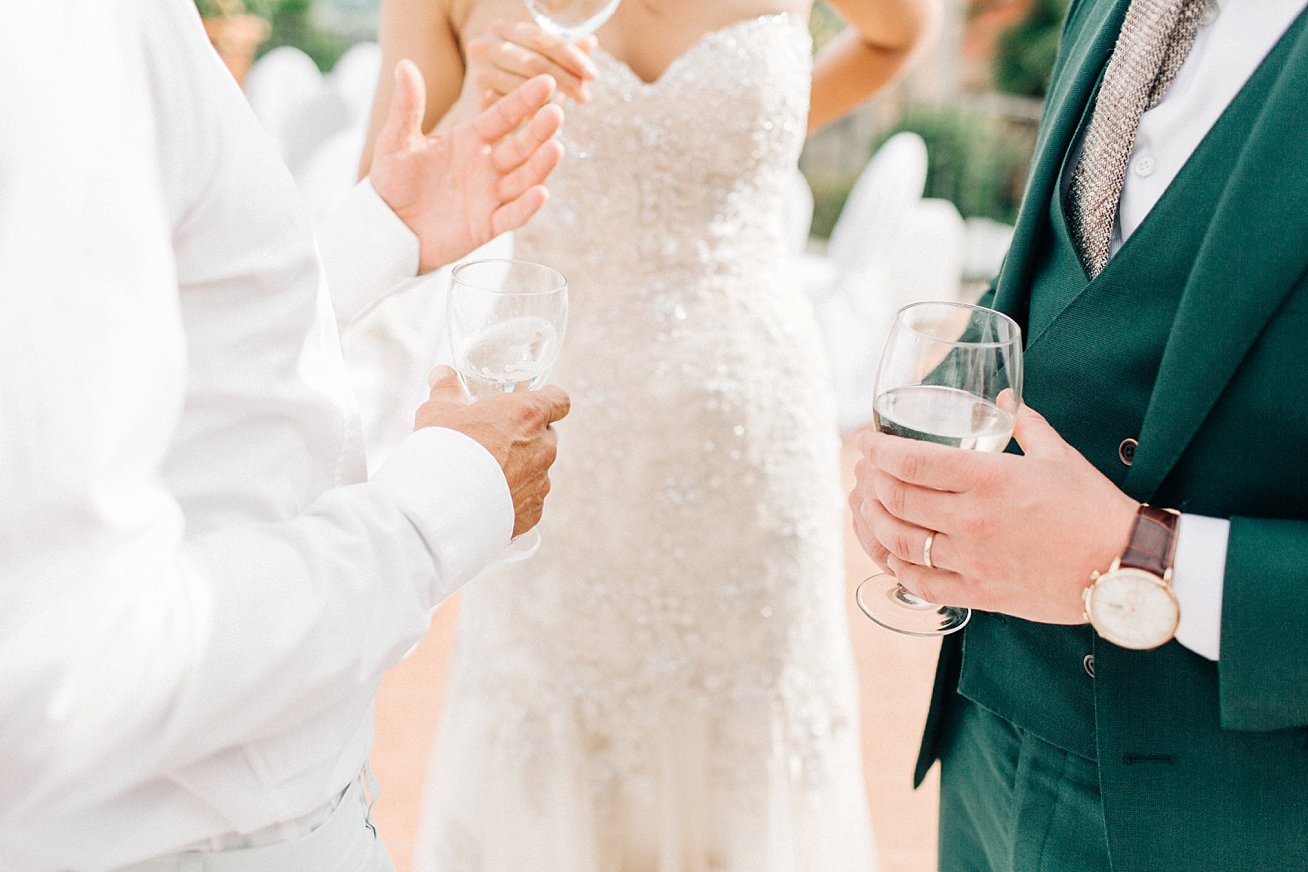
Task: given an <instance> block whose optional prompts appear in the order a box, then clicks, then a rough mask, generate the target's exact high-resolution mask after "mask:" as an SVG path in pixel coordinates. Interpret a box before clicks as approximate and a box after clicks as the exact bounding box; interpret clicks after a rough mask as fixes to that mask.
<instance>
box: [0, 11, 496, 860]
mask: <svg viewBox="0 0 1308 872" xmlns="http://www.w3.org/2000/svg"><path fill="white" fill-rule="evenodd" d="M0 82H3V85H2V86H0V495H3V499H0V869H5V870H24V872H26V870H64V869H77V870H92V872H95V870H105V869H112V868H116V867H118V866H121V865H124V864H128V863H131V862H135V861H139V860H142V859H145V858H148V857H152V856H156V855H159V854H164V853H168V852H171V851H175V850H178V849H179V848H182V847H185V846H219V847H227V846H231V845H235V844H243V843H245V842H246V841H248V839H247V834H259V833H264V834H267V833H273V834H276V833H278V832H279V827H280V826H281V825H283V824H284V823H285V822H288V821H292V822H294V821H302V820H304V819H305V816H306V815H311V814H313V813H314V812H315V810H321V809H322V808H324V807H325V806H327V805H329V804H330V803H331V801H332V800H333V798H334V797H337V796H338V795H339V794H340V792H341V790H342V788H344V787H345V785H346V784H347V783H348V782H349V781H350V779H351V778H353V777H354V776H355V775H356V774H357V773H358V770H359V768H360V766H361V765H362V763H363V761H364V759H365V756H366V753H367V750H368V747H369V744H370V741H371V720H372V714H371V700H372V697H373V694H374V692H375V690H376V687H377V684H378V681H379V678H380V676H381V674H382V672H383V671H384V670H385V669H386V668H387V667H389V666H391V665H393V664H394V663H395V662H397V661H398V660H399V659H400V658H401V657H402V656H403V655H404V653H405V652H406V651H408V650H409V649H410V647H411V646H412V645H413V644H414V643H415V642H416V641H417V640H418V639H419V638H420V637H421V636H422V635H423V633H424V631H425V630H426V628H427V626H428V619H429V612H430V609H431V608H432V607H433V606H434V605H435V604H436V603H438V602H439V601H440V600H441V599H443V598H444V597H445V596H447V595H448V594H449V593H450V592H451V591H452V590H454V589H455V588H456V587H457V586H458V585H459V584H461V583H462V582H463V581H465V580H466V579H468V578H469V577H470V576H471V575H472V574H474V573H475V572H476V571H478V570H479V569H480V568H481V567H482V566H484V565H485V564H486V562H488V560H489V559H491V558H492V557H493V556H494V555H495V553H496V552H497V551H498V550H499V549H500V548H502V547H503V546H504V545H505V544H506V543H507V541H508V538H509V535H510V531H511V527H512V519H513V509H512V502H511V499H510V497H509V493H508V488H507V485H506V484H505V481H504V477H503V475H502V473H501V472H500V469H499V467H498V465H497V464H496V463H495V461H494V460H493V458H492V457H491V456H490V455H489V454H488V453H487V452H486V451H485V450H483V449H482V448H481V447H480V446H479V445H477V444H476V443H475V442H473V441H472V440H470V439H468V438H467V437H465V436H462V435H460V434H457V433H454V432H452V431H448V430H424V431H422V432H419V433H416V434H414V435H412V436H411V437H410V438H409V439H408V440H407V442H405V443H404V444H403V445H402V446H401V447H400V448H399V449H398V450H397V451H396V452H395V453H394V454H393V455H392V456H391V458H390V459H389V460H388V462H387V463H386V464H385V465H383V466H382V468H381V469H380V470H379V471H378V472H377V474H376V476H375V477H374V479H373V480H372V481H371V482H368V483H362V473H363V458H362V455H361V452H360V450H359V444H358V439H357V436H356V428H355V426H354V415H353V404H352V401H351V398H350V396H349V393H348V391H347V390H346V389H345V387H344V377H343V373H342V367H341V362H340V354H339V347H338V340H337V336H336V325H335V320H334V317H333V314H332V307H331V303H330V301H329V299H328V297H327V292H326V286H325V284H324V282H323V279H322V273H321V270H320V268H319V259H318V257H317V254H316V251H315V243H314V236H313V232H312V230H311V228H310V226H309V223H308V220H307V218H306V217H305V214H304V211H303V210H302V208H301V207H300V205H299V198H298V196H297V194H296V192H295V190H294V187H293V184H292V181H291V178H290V175H289V173H288V172H287V170H286V169H285V168H284V167H283V166H282V165H281V163H280V161H279V160H278V159H277V158H276V156H275V152H274V150H273V147H272V145H271V144H270V143H269V141H268V140H267V138H266V136H265V134H264V133H263V132H262V131H261V130H260V128H259V125H258V123H257V122H256V121H255V119H254V116H253V115H252V113H251V112H250V110H249V109H248V108H247V106H246V105H245V103H244V101H243V99H242V97H241V95H240V93H239V91H238V90H237V88H236V86H235V84H234V83H233V82H232V81H231V79H230V76H229V75H228V74H227V72H226V70H225V69H224V68H223V67H222V66H221V64H220V63H219V61H218V60H217V58H216V56H215V55H214V53H213V51H212V50H211V48H210V47H209V45H208V42H207V40H206V39H205V36H204V33H203V31H202V29H201V27H200V23H199V20H198V17H197V15H196V12H195V8H194V5H193V3H192V2H191V0H119V2H113V3H105V2H97V0H42V2H40V3H24V4H20V5H17V6H14V7H13V8H12V9H9V10H7V18H6V26H5V27H4V28H0ZM358 196H359V197H360V198H362V199H363V200H365V201H366V200H367V198H368V196H369V194H368V191H367V189H366V187H365V188H364V189H363V190H362V191H361V192H360V193H359V195H358ZM372 196H373V197H374V198H375V195H372ZM376 205H377V204H376V203H375V202H374V203H373V207H375V206H376ZM374 212H375V210H374ZM392 217H393V216H392ZM366 220H370V221H374V222H375V221H376V220H377V216H376V214H374V216H373V217H372V218H371V219H366ZM383 223H384V221H383ZM395 224H398V222H394V224H393V225H392V227H391V230H392V231H394V232H393V233H392V234H391V236H392V238H393V239H394V245H391V246H388V245H385V244H381V243H377V244H375V245H372V244H371V243H370V247H369V248H368V253H369V254H368V256H369V257H372V258H376V259H377V260H378V262H377V263H376V264H375V265H374V266H373V267H372V269H371V270H369V271H364V270H360V273H361V274H363V273H364V272H372V273H374V274H376V275H398V274H400V273H403V272H404V271H405V269H408V270H409V271H412V268H413V265H414V263H415V261H416V257H414V251H415V249H414V248H413V240H412V238H406V237H405V235H404V233H402V232H400V230H399V228H397V227H396V226H395ZM371 226H372V227H373V228H374V230H375V228H376V224H372V225H371ZM383 236H385V233H384V232H383V233H381V234H380V236H377V238H381V237H383ZM375 241H376V240H375V239H374V242H375ZM356 254H357V253H356ZM387 258H389V262H382V261H386V260H387ZM388 281H389V279H388ZM364 284H366V283H365V282H364V281H363V280H362V279H359V284H358V285H357V286H353V287H352V288H351V289H350V292H351V293H353V294H356V295H357V296H358V298H360V299H370V297H369V294H371V293H372V291H367V290H366V289H365V288H363V285H364Z"/></svg>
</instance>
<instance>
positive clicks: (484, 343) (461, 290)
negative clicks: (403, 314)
mask: <svg viewBox="0 0 1308 872" xmlns="http://www.w3.org/2000/svg"><path fill="white" fill-rule="evenodd" d="M447 314H448V318H447V321H448V326H449V333H450V348H451V350H452V351H453V353H454V369H455V371H456V372H457V373H458V374H459V380H460V381H461V382H462V383H463V387H464V389H465V390H466V391H467V392H468V396H469V397H470V398H471V399H472V401H473V402H476V401H477V400H479V399H483V398H485V397H490V396H494V395H495V394H507V393H513V392H515V391H527V390H533V389H535V388H538V387H540V386H541V385H543V384H544V383H545V379H546V378H547V377H548V376H549V373H550V370H551V369H552V368H553V367H554V364H555V362H556V361H557V360H558V358H559V351H560V349H561V347H562V344H563V335H564V331H565V329H566V327H567V322H568V282H567V279H565V278H564V277H563V274H562V273H560V272H558V271H557V270H554V269H550V268H549V267H547V266H542V265H541V264H538V263H531V262H530V261H525V260H479V261H472V262H470V263H465V264H461V265H459V266H457V267H455V268H454V271H453V275H452V278H451V279H450V298H449V306H448V313H447ZM539 548H540V533H539V532H538V531H536V530H531V531H529V532H526V533H523V534H522V535H520V536H517V537H515V538H514V539H513V541H512V542H511V543H510V545H509V547H508V548H507V549H505V551H504V553H503V554H502V555H501V556H500V559H499V561H498V562H513V561H517V560H524V559H526V558H528V557H530V556H532V555H533V554H535V553H536V551H537V550H539Z"/></svg>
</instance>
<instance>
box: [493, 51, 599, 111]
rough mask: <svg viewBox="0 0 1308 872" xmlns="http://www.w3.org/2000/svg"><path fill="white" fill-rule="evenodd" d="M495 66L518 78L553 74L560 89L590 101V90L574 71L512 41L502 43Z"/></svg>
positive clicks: (580, 99)
mask: <svg viewBox="0 0 1308 872" xmlns="http://www.w3.org/2000/svg"><path fill="white" fill-rule="evenodd" d="M495 66H496V67H497V68H498V70H499V72H501V73H507V74H508V75H509V76H510V77H516V78H517V79H518V80H525V79H530V78H531V77H532V76H540V75H546V76H553V77H554V81H556V82H557V83H558V85H559V90H560V91H562V92H563V93H564V94H567V95H568V96H569V97H571V98H572V99H574V100H577V101H579V102H581V103H587V102H589V101H590V91H589V90H587V89H586V83H585V82H584V81H583V80H582V79H581V78H579V77H578V76H577V75H576V74H575V73H573V72H572V71H570V70H568V69H566V68H564V67H562V66H560V65H559V64H558V63H556V62H555V61H554V59H553V58H550V57H547V56H546V55H543V54H539V53H537V52H534V51H531V50H530V49H525V48H523V47H522V46H520V45H515V44H513V43H511V42H505V43H501V44H500V48H499V51H498V52H497V54H496V58H495Z"/></svg>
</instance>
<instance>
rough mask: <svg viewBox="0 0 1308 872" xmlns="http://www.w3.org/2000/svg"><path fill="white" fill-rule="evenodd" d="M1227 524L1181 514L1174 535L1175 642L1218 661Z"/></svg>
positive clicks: (1229, 532) (1227, 536)
mask: <svg viewBox="0 0 1308 872" xmlns="http://www.w3.org/2000/svg"><path fill="white" fill-rule="evenodd" d="M1230 538H1231V522H1230V521H1228V520H1227V519H1225V518H1206V517H1204V516H1202V515H1182V516H1181V522H1180V527H1179V528H1178V531H1177V536H1176V563H1175V564H1174V565H1173V567H1172V591H1173V593H1175V594H1176V599H1177V602H1179V603H1180V604H1181V625H1180V626H1179V627H1177V628H1176V641H1178V642H1180V643H1181V644H1182V645H1184V646H1185V647H1187V648H1189V649H1190V650H1191V651H1193V652H1194V653H1196V654H1198V655H1200V656H1202V657H1207V658H1208V659H1209V660H1216V659H1218V655H1219V654H1220V652H1221V644H1222V591H1223V588H1224V583H1225V580H1226V545H1227V542H1228V541H1229V540H1230Z"/></svg>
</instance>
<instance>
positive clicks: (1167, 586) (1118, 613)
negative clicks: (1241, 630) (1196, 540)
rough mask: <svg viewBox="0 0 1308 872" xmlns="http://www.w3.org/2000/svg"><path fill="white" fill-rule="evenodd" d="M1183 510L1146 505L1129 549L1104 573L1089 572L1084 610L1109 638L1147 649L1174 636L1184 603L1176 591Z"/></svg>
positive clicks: (1132, 532)
mask: <svg viewBox="0 0 1308 872" xmlns="http://www.w3.org/2000/svg"><path fill="white" fill-rule="evenodd" d="M1180 518H1181V513H1180V512H1178V511H1176V510H1175V509H1156V508H1154V507H1153V506H1148V505H1142V506H1140V511H1139V512H1138V513H1136V516H1135V525H1134V526H1133V527H1132V528H1131V539H1130V541H1129V542H1127V543H1126V551H1124V552H1123V553H1122V556H1121V557H1119V558H1117V559H1116V560H1114V561H1113V565H1112V566H1110V567H1108V571H1107V572H1104V573H1102V574H1101V573H1099V572H1095V573H1093V574H1092V575H1091V576H1090V581H1091V583H1090V586H1089V587H1087V588H1086V589H1085V593H1084V594H1083V598H1084V599H1085V614H1086V618H1087V619H1088V620H1089V621H1090V626H1092V627H1094V629H1095V632H1097V633H1098V634H1099V635H1100V636H1103V637H1104V638H1105V639H1107V640H1108V641H1109V642H1112V643H1113V644H1115V645H1120V646H1121V647H1123V648H1130V649H1132V650H1135V651H1147V650H1149V649H1150V648H1157V647H1158V646H1159V645H1164V644H1166V643H1167V642H1170V641H1171V640H1172V637H1173V636H1175V635H1176V628H1177V626H1178V625H1179V624H1180V623H1181V606H1180V604H1179V603H1178V602H1177V601H1176V595H1175V594H1174V593H1172V564H1173V562H1174V561H1175V559H1176V528H1177V523H1178V521H1179V520H1180Z"/></svg>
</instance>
